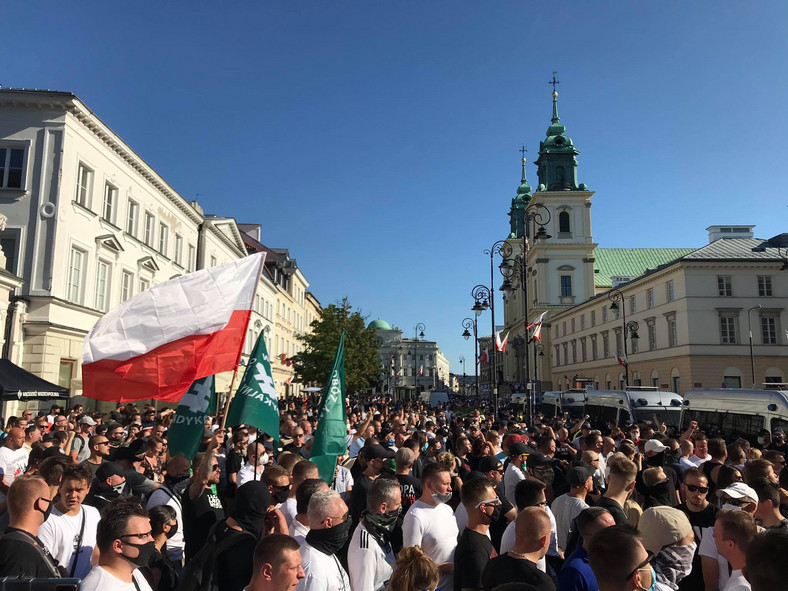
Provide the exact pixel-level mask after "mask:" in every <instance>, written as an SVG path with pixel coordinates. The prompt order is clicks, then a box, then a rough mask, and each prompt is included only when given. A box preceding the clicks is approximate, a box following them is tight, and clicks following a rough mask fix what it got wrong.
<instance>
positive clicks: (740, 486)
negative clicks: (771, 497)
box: [717, 482, 758, 503]
mask: <svg viewBox="0 0 788 591" xmlns="http://www.w3.org/2000/svg"><path fill="white" fill-rule="evenodd" d="M722 495H727V496H729V497H731V498H734V499H749V500H751V501H752V502H753V503H757V502H758V493H756V492H755V491H754V490H753V489H752V487H751V486H748V485H746V484H744V483H743V482H734V483H733V484H731V485H730V486H729V487H728V488H723V489H722V490H718V491H717V496H718V497H721V496H722Z"/></svg>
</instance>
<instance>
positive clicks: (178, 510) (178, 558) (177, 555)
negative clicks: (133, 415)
mask: <svg viewBox="0 0 788 591" xmlns="http://www.w3.org/2000/svg"><path fill="white" fill-rule="evenodd" d="M186 494H189V493H188V492H187V493H186ZM159 505H169V506H170V507H172V508H173V509H175V518H176V519H177V520H178V531H177V532H175V535H174V536H172V537H171V538H169V539H168V540H167V558H169V559H170V560H171V561H172V562H173V563H174V564H175V565H176V566H177V565H179V564H181V563H182V562H183V548H184V545H185V543H184V541H183V507H182V505H181V502H180V500H179V499H178V498H177V497H174V496H173V495H172V493H171V492H170V491H169V489H168V488H166V487H164V486H160V487H159V488H157V489H156V490H154V491H153V493H152V494H151V496H150V498H149V499H148V504H147V508H148V509H153V508H154V507H158V506H159Z"/></svg>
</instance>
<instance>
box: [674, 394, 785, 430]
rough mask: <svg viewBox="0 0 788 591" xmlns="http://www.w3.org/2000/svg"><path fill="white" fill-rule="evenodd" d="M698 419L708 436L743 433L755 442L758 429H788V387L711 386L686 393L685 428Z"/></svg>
mask: <svg viewBox="0 0 788 591" xmlns="http://www.w3.org/2000/svg"><path fill="white" fill-rule="evenodd" d="M690 421H697V422H698V427H699V428H700V430H701V431H703V432H704V433H706V435H707V436H708V437H723V438H724V439H726V440H731V439H735V438H737V437H742V438H743V439H747V440H748V441H750V442H751V443H753V444H754V443H755V442H756V441H757V438H758V431H760V430H761V429H766V430H767V431H769V432H770V433H771V432H773V431H774V430H775V429H777V428H781V429H783V431H788V391H786V390H747V389H738V388H709V389H702V390H690V391H689V392H686V393H685V394H684V410H683V412H682V415H681V428H682V430H684V429H686V428H687V427H688V426H689V424H690Z"/></svg>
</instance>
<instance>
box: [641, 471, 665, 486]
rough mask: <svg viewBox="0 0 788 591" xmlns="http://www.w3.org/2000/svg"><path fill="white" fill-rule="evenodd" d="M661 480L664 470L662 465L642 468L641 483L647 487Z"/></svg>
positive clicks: (663, 478) (663, 476) (663, 477)
mask: <svg viewBox="0 0 788 591" xmlns="http://www.w3.org/2000/svg"><path fill="white" fill-rule="evenodd" d="M663 480H665V471H664V470H663V469H662V466H654V467H653V468H646V469H645V470H643V484H645V485H646V486H648V487H649V488H650V487H652V486H654V485H655V484H657V483H658V482H662V481H663Z"/></svg>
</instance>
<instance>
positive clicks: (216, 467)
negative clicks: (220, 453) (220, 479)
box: [212, 464, 219, 472]
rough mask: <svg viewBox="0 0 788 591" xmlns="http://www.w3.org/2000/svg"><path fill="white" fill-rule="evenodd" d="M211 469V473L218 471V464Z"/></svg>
mask: <svg viewBox="0 0 788 591" xmlns="http://www.w3.org/2000/svg"><path fill="white" fill-rule="evenodd" d="M212 468H213V471H214V472H216V471H217V470H218V469H219V464H214V465H213V467H212Z"/></svg>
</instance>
